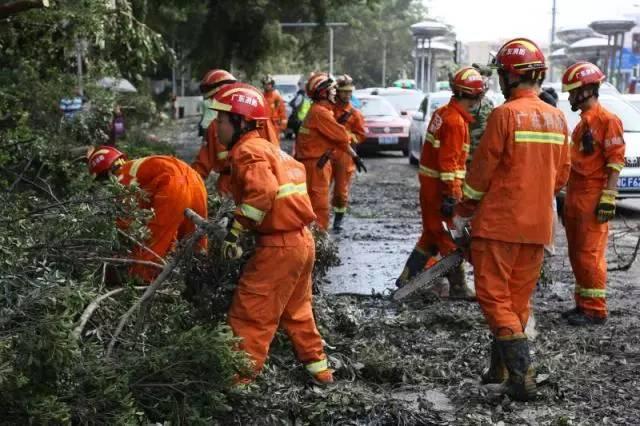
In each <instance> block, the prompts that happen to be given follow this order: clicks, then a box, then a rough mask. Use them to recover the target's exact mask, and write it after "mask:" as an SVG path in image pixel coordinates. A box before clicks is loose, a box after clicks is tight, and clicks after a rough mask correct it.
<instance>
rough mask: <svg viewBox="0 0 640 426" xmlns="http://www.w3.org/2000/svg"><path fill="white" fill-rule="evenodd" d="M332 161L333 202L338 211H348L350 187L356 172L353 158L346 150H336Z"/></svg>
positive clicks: (334, 208)
mask: <svg viewBox="0 0 640 426" xmlns="http://www.w3.org/2000/svg"><path fill="white" fill-rule="evenodd" d="M331 163H332V167H333V170H332V178H333V198H332V202H331V204H332V205H333V211H334V212H336V213H346V211H347V205H348V203H349V188H350V187H351V181H352V179H353V175H354V173H355V166H354V164H353V159H352V158H351V156H350V155H349V154H347V153H346V152H334V158H333V159H332V160H331Z"/></svg>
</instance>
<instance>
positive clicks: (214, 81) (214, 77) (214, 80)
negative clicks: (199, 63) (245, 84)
mask: <svg viewBox="0 0 640 426" xmlns="http://www.w3.org/2000/svg"><path fill="white" fill-rule="evenodd" d="M236 81H237V80H236V78H235V77H234V76H233V75H231V73H230V72H228V71H225V70H209V71H207V73H206V74H205V75H204V77H202V80H201V81H200V93H202V94H203V95H204V97H205V98H210V97H211V96H213V94H214V93H215V91H214V90H215V89H218V88H219V87H220V86H222V85H224V84H230V83H235V82H236Z"/></svg>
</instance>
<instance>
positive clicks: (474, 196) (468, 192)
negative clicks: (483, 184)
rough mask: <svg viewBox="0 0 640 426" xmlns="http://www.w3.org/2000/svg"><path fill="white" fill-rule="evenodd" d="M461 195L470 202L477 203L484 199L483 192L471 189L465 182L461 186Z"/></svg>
mask: <svg viewBox="0 0 640 426" xmlns="http://www.w3.org/2000/svg"><path fill="white" fill-rule="evenodd" d="M462 193H463V194H464V196H465V197H467V198H469V199H471V200H478V201H479V200H482V197H484V192H481V191H477V190H475V189H473V188H472V187H471V185H469V184H468V183H467V182H465V183H464V185H463V186H462Z"/></svg>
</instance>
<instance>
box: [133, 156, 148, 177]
mask: <svg viewBox="0 0 640 426" xmlns="http://www.w3.org/2000/svg"><path fill="white" fill-rule="evenodd" d="M145 160H146V158H139V159H137V160H134V161H133V164H132V165H131V168H130V169H129V175H130V176H131V177H134V178H135V177H136V176H137V174H138V170H139V169H140V166H142V163H144V162H145Z"/></svg>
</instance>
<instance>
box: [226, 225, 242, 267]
mask: <svg viewBox="0 0 640 426" xmlns="http://www.w3.org/2000/svg"><path fill="white" fill-rule="evenodd" d="M244 232H245V228H244V226H242V224H241V223H240V222H238V221H237V220H234V221H233V223H232V224H231V229H229V232H227V236H226V237H224V241H223V242H222V258H223V259H224V260H236V259H240V256H242V247H240V245H239V244H238V241H239V240H240V236H241V235H242V234H243V233H244Z"/></svg>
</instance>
